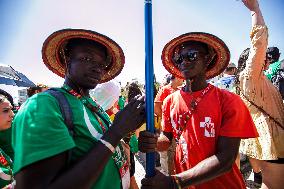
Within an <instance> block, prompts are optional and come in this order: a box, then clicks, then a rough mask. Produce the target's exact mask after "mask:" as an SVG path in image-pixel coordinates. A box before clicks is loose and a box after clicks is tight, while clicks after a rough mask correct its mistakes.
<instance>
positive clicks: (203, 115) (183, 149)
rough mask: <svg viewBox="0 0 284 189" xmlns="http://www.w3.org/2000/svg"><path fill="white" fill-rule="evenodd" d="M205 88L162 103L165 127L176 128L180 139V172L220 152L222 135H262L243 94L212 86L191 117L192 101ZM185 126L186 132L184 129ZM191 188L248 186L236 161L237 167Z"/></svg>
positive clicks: (175, 135)
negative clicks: (217, 149)
mask: <svg viewBox="0 0 284 189" xmlns="http://www.w3.org/2000/svg"><path fill="white" fill-rule="evenodd" d="M202 91H203V90H201V91H197V92H193V93H192V95H191V94H189V93H186V92H183V91H182V90H179V91H176V92H175V93H173V94H171V95H169V96H168V97H167V98H166V99H165V100H164V103H163V107H162V112H163V115H162V130H163V131H164V132H172V133H173V136H174V138H175V139H177V140H178V144H177V147H176V157H175V164H176V172H177V173H181V172H183V171H186V170H188V169H190V168H192V167H194V166H195V165H196V164H198V163H199V162H201V161H202V160H204V159H206V158H208V157H210V156H212V155H214V154H215V153H216V147H217V141H218V137H219V136H226V137H239V138H252V137H258V133H257V130H256V128H255V126H254V123H253V120H252V118H251V116H250V113H249V111H248V109H247V107H246V106H245V104H244V103H243V101H242V100H241V99H240V97H239V96H237V95H235V94H233V93H230V92H228V91H225V90H222V89H219V88H217V87H214V86H211V88H210V90H209V91H208V92H207V93H205V95H204V96H203V97H202V99H201V100H200V102H199V103H198V104H197V107H196V109H195V110H194V112H193V114H192V116H191V118H190V114H189V113H188V112H189V111H190V102H191V99H192V96H193V97H194V98H195V99H197V98H198V97H200V96H202V95H201V92H202ZM181 128H183V129H182V132H181V131H180V129H181ZM191 188H198V189H203V188H204V189H205V188H206V189H208V188H216V189H217V188H218V189H222V188H230V189H240V188H246V187H245V183H244V181H243V178H242V176H241V174H240V171H239V170H238V168H237V166H236V165H235V164H234V166H233V169H232V170H231V171H230V172H228V173H225V174H223V175H221V176H219V177H217V178H215V179H213V180H211V181H208V182H206V183H203V184H200V185H197V186H195V187H191Z"/></svg>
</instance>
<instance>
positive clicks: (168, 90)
mask: <svg viewBox="0 0 284 189" xmlns="http://www.w3.org/2000/svg"><path fill="white" fill-rule="evenodd" d="M173 92H175V90H174V89H173V88H172V86H171V84H168V85H165V86H163V87H162V88H161V89H160V90H159V91H158V93H157V95H156V98H155V102H163V101H164V99H165V98H166V97H167V96H169V95H170V94H172V93H173Z"/></svg>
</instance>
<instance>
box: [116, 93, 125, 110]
mask: <svg viewBox="0 0 284 189" xmlns="http://www.w3.org/2000/svg"><path fill="white" fill-rule="evenodd" d="M117 104H118V107H119V110H122V109H123V108H124V106H125V97H124V96H119V98H118V102H117Z"/></svg>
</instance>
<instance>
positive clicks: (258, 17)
mask: <svg viewBox="0 0 284 189" xmlns="http://www.w3.org/2000/svg"><path fill="white" fill-rule="evenodd" d="M251 15H252V27H253V26H256V25H261V26H264V25H265V22H264V19H263V16H262V13H261V10H260V8H259V5H257V6H256V7H255V8H254V9H253V10H251Z"/></svg>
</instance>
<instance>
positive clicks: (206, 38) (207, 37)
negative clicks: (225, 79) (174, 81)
mask: <svg viewBox="0 0 284 189" xmlns="http://www.w3.org/2000/svg"><path fill="white" fill-rule="evenodd" d="M190 41H198V42H202V43H206V44H207V45H209V46H210V47H212V49H213V50H214V51H215V53H216V55H215V57H214V59H213V60H212V62H211V63H210V65H209V67H208V69H207V72H206V78H207V79H210V78H213V77H215V76H217V75H219V74H220V73H222V72H223V71H224V69H225V68H226V67H227V65H228V64H229V61H230V51H229V49H228V47H227V46H226V44H225V43H224V42H223V41H222V40H221V39H219V38H218V37H216V36H214V35H212V34H209V33H203V32H190V33H186V34H183V35H180V36H178V37H176V38H174V39H172V40H171V41H170V42H168V43H167V44H166V45H165V47H164V49H163V52H162V62H163V65H164V67H165V68H166V69H167V70H168V71H169V72H170V73H171V74H173V75H175V76H176V77H179V78H182V79H185V78H184V77H183V75H182V73H181V72H180V70H179V69H178V67H176V65H175V63H174V61H173V56H174V51H175V49H176V47H178V46H180V45H181V44H183V43H185V42H187V43H188V42H190Z"/></svg>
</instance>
